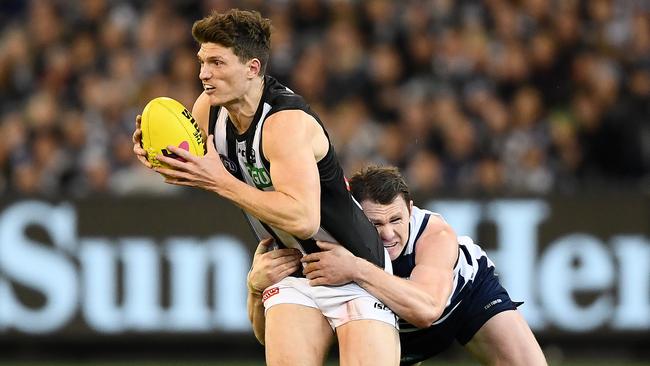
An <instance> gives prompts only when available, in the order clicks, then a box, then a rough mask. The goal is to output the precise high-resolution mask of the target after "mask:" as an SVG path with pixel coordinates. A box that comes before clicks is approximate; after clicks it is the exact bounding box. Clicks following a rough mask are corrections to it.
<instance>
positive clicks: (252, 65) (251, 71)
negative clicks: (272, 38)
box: [248, 57, 262, 78]
mask: <svg viewBox="0 0 650 366" xmlns="http://www.w3.org/2000/svg"><path fill="white" fill-rule="evenodd" d="M261 72H262V62H261V61H260V59H258V58H256V57H254V58H252V59H251V60H250V61H248V76H249V77H251V78H253V77H255V76H259V75H260V73H261Z"/></svg>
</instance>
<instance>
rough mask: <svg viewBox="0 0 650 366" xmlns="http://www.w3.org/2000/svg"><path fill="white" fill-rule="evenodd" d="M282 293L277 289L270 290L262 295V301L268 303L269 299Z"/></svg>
mask: <svg viewBox="0 0 650 366" xmlns="http://www.w3.org/2000/svg"><path fill="white" fill-rule="evenodd" d="M279 293H280V289H279V288H277V287H273V288H270V289H268V290H266V291H264V293H263V294H262V301H266V300H268V299H269V297H271V296H274V295H277V294H279Z"/></svg>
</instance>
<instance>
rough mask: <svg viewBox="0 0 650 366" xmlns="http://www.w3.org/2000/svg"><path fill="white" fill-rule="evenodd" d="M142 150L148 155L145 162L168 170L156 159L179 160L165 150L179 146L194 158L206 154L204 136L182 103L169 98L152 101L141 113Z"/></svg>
mask: <svg viewBox="0 0 650 366" xmlns="http://www.w3.org/2000/svg"><path fill="white" fill-rule="evenodd" d="M140 128H141V129H142V140H141V144H142V148H143V149H144V150H145V151H146V152H147V160H149V162H150V163H151V165H153V166H154V167H165V168H168V166H167V164H163V163H161V162H160V161H158V159H156V155H163V156H168V157H172V158H175V159H179V160H182V158H181V157H179V156H177V155H176V154H174V153H172V152H171V151H169V150H167V146H169V145H174V146H178V147H180V148H181V149H183V150H187V151H189V152H190V153H192V154H194V155H196V156H203V155H205V153H206V146H205V141H204V137H203V134H202V132H201V129H200V128H199V125H198V123H196V121H195V120H194V117H192V114H190V111H188V110H187V108H185V107H184V106H183V105H182V104H181V103H179V102H177V101H176V100H174V99H172V98H167V97H159V98H155V99H153V100H151V101H150V102H149V103H147V105H146V106H145V107H144V111H143V112H142V122H141V127H140Z"/></svg>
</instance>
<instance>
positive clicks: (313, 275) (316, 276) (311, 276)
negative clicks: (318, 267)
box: [303, 271, 323, 280]
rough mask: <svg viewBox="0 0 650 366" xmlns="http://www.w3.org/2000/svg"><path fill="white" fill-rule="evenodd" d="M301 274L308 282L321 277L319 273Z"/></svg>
mask: <svg viewBox="0 0 650 366" xmlns="http://www.w3.org/2000/svg"><path fill="white" fill-rule="evenodd" d="M303 274H304V275H305V277H306V278H307V279H308V280H313V279H315V278H321V277H323V276H322V273H321V271H313V272H309V273H304V271H303Z"/></svg>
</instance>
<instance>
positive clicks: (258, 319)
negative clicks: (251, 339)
mask: <svg viewBox="0 0 650 366" xmlns="http://www.w3.org/2000/svg"><path fill="white" fill-rule="evenodd" d="M246 305H247V307H248V319H249V320H250V322H251V325H252V326H253V333H255V338H257V340H258V341H259V342H260V343H261V344H262V345H264V327H265V324H264V321H265V320H264V303H263V302H262V296H261V295H260V294H257V293H255V294H254V293H251V292H250V291H249V292H248V300H247V304H246Z"/></svg>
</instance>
